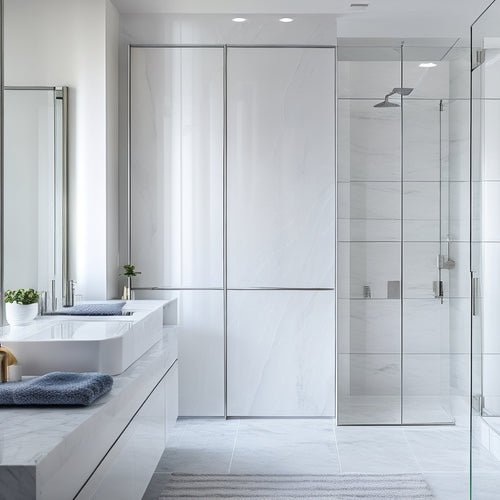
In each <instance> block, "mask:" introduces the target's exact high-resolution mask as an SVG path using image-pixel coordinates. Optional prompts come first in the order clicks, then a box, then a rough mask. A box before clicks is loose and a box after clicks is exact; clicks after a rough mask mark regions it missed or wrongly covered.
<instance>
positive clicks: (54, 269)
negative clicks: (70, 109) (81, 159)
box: [3, 87, 68, 309]
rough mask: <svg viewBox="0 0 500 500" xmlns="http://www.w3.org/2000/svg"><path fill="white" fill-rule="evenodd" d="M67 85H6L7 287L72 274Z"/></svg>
mask: <svg viewBox="0 0 500 500" xmlns="http://www.w3.org/2000/svg"><path fill="white" fill-rule="evenodd" d="M67 95H68V89H67V87H5V92H4V113H5V114H4V143H5V146H4V197H3V199H4V207H3V209H4V257H3V258H4V263H3V264H4V282H3V289H4V290H7V289H17V288H25V289H26V288H34V289H36V290H39V291H47V296H48V307H49V309H51V308H55V307H57V306H61V305H62V294H63V290H64V286H63V285H64V283H65V282H66V274H67V102H68V99H67Z"/></svg>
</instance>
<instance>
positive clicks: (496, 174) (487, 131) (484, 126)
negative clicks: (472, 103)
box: [475, 83, 500, 181]
mask: <svg viewBox="0 0 500 500" xmlns="http://www.w3.org/2000/svg"><path fill="white" fill-rule="evenodd" d="M497 86H498V84H497V83H496V84H495V87H497ZM499 94H500V93H498V94H497V95H496V96H495V97H496V98H495V99H489V100H485V99H482V100H481V105H480V106H478V107H480V108H481V113H482V115H481V117H482V123H481V128H480V130H481V139H482V141H480V142H479V144H482V148H481V154H482V158H481V159H482V161H481V162H480V163H477V164H476V165H482V170H481V174H482V175H483V180H485V181H499V180H500V165H499V162H498V158H499V157H500V156H499V155H500V141H499V140H498V130H499V129H500V95H499ZM483 97H486V96H483ZM475 144H478V142H475Z"/></svg>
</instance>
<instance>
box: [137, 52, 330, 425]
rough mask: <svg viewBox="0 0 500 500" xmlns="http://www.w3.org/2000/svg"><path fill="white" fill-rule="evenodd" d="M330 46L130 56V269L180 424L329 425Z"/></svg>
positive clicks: (151, 53)
mask: <svg viewBox="0 0 500 500" xmlns="http://www.w3.org/2000/svg"><path fill="white" fill-rule="evenodd" d="M334 94H335V54H334V49H333V48H332V47H277V46H273V47H263V46H254V47H250V46H244V47H243V46H212V47H208V46H205V47H203V46H197V47H194V46H190V47H188V46H184V47H180V46H177V47H172V46H161V47H159V46H154V47H145V46H142V47H131V57H130V105H131V107H130V118H131V120H130V124H131V128H130V138H131V144H130V150H131V156H130V160H131V161H130V173H131V176H130V180H131V214H132V215H131V227H130V235H131V260H132V263H133V264H134V265H136V266H137V268H138V269H140V270H141V271H142V274H141V275H140V276H139V277H138V278H137V279H135V280H134V287H135V288H138V289H140V290H137V291H136V293H137V294H139V296H141V297H151V298H152V297H155V298H157V297H168V296H169V295H170V294H174V293H175V294H177V295H178V296H179V299H180V300H179V304H180V306H179V314H180V317H179V324H180V333H179V393H180V396H179V413H180V415H186V416H224V415H227V416H326V415H333V413H334V399H335V395H334V363H335V347H334V345H335V329H334V290H333V287H334V272H335V226H334V221H335V208H334V207H335V144H334V137H335V127H334V124H335V106H334V103H335V99H334Z"/></svg>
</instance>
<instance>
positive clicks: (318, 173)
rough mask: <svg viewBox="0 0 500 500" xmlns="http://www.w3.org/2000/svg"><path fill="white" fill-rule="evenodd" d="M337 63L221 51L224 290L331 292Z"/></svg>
mask: <svg viewBox="0 0 500 500" xmlns="http://www.w3.org/2000/svg"><path fill="white" fill-rule="evenodd" d="M334 77H335V75H334V57H333V52H332V50H329V49H311V48H309V49H304V50H302V49H296V48H294V49H259V48H245V49H242V48H230V49H228V174H227V184H228V200H227V207H228V210H227V213H228V218H227V227H228V253H227V255H228V284H229V287H230V288H240V287H255V286H275V287H280V286H281V287H332V286H333V283H334V267H335V266H334V255H335V234H334V228H335V163H334V162H335V158H334V151H335V148H334V145H333V144H332V140H333V138H334V100H333V93H332V88H333V86H334V79H335V78H334Z"/></svg>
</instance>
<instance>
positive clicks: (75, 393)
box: [0, 372, 113, 406]
mask: <svg viewBox="0 0 500 500" xmlns="http://www.w3.org/2000/svg"><path fill="white" fill-rule="evenodd" d="M112 386H113V377H111V376H110V375H106V374H105V373H96V372H91V373H71V372H52V373H47V374H46V375H42V376H41V377H36V378H33V379H30V380H25V381H22V382H6V383H3V384H0V405H19V406H45V405H51V406H58V405H59V406H61V405H64V406H66V405H83V406H88V405H90V404H92V403H93V402H94V401H95V400H96V399H97V398H99V397H101V396H102V395H103V394H105V393H106V392H108V391H109V390H111V387H112Z"/></svg>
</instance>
